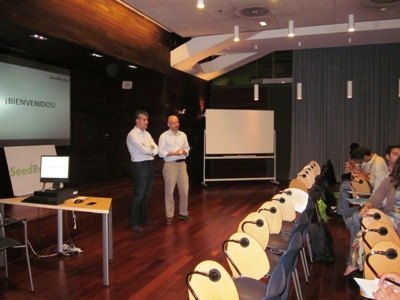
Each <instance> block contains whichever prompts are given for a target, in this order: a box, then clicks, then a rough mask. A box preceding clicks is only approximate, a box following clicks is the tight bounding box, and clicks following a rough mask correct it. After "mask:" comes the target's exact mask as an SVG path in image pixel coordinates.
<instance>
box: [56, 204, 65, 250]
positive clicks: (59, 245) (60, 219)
mask: <svg viewBox="0 0 400 300" xmlns="http://www.w3.org/2000/svg"><path fill="white" fill-rule="evenodd" d="M63 243H64V239H63V212H62V210H61V209H58V210H57V250H58V253H63V250H64V249H63Z"/></svg>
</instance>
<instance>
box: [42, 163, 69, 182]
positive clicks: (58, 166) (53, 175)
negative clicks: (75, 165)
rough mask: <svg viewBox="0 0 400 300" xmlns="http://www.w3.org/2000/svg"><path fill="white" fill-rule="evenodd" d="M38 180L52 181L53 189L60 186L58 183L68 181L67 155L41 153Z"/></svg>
mask: <svg viewBox="0 0 400 300" xmlns="http://www.w3.org/2000/svg"><path fill="white" fill-rule="evenodd" d="M40 182H50V183H53V189H58V188H60V183H65V182H69V156H57V155H42V157H41V159H40Z"/></svg>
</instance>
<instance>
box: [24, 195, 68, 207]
mask: <svg viewBox="0 0 400 300" xmlns="http://www.w3.org/2000/svg"><path fill="white" fill-rule="evenodd" d="M64 200H65V199H59V198H57V197H45V196H35V195H33V196H30V197H28V198H25V199H24V200H22V202H27V203H36V204H47V205H58V204H61V203H63V202H64Z"/></svg>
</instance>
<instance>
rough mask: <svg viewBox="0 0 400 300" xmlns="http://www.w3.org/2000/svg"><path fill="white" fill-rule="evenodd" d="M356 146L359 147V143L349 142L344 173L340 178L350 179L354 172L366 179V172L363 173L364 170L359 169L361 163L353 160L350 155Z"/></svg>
mask: <svg viewBox="0 0 400 300" xmlns="http://www.w3.org/2000/svg"><path fill="white" fill-rule="evenodd" d="M358 147H360V145H359V144H357V143H351V145H350V152H349V155H350V158H349V159H348V160H347V161H346V162H345V163H344V174H343V175H342V180H351V179H352V176H354V175H356V174H358V175H359V176H360V177H364V178H365V179H368V174H364V172H363V171H362V170H361V164H360V163H358V162H357V161H355V160H354V159H353V158H352V156H351V152H352V151H353V150H354V149H357V148H358Z"/></svg>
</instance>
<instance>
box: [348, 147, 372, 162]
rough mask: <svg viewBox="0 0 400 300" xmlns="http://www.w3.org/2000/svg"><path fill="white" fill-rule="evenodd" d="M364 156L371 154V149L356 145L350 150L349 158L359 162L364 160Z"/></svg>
mask: <svg viewBox="0 0 400 300" xmlns="http://www.w3.org/2000/svg"><path fill="white" fill-rule="evenodd" d="M366 156H371V151H369V150H368V149H367V148H365V147H357V148H355V149H353V150H352V151H351V152H350V158H351V159H353V160H356V161H359V162H363V161H365V157H366Z"/></svg>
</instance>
